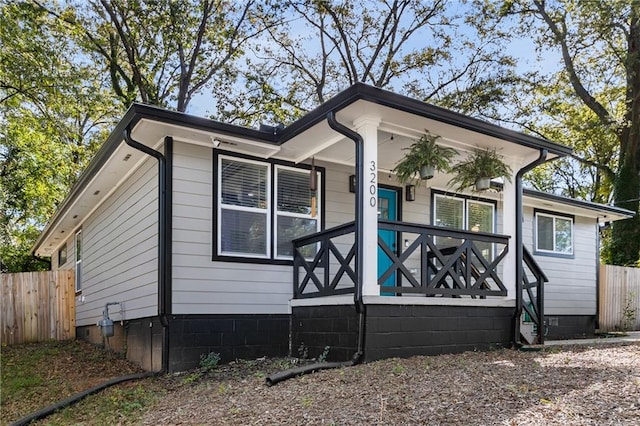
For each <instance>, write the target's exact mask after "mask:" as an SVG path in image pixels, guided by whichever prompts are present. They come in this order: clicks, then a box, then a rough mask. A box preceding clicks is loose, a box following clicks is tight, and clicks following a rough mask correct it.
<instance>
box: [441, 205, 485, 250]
mask: <svg viewBox="0 0 640 426" xmlns="http://www.w3.org/2000/svg"><path fill="white" fill-rule="evenodd" d="M433 224H434V225H435V226H445V227H448V228H456V229H461V230H465V231H472V232H488V233H493V232H495V204H494V203H491V202H487V201H480V200H473V199H470V198H466V197H459V196H447V195H443V194H434V196H433ZM436 244H438V245H441V246H445V247H446V246H455V245H458V244H460V241H459V240H458V239H455V238H446V237H439V238H438V239H437V241H436ZM475 244H476V246H477V247H478V248H479V249H480V250H482V251H483V252H484V255H485V256H487V257H491V255H492V252H493V249H492V247H493V245H492V244H491V243H486V242H480V241H477V242H476V243H475Z"/></svg>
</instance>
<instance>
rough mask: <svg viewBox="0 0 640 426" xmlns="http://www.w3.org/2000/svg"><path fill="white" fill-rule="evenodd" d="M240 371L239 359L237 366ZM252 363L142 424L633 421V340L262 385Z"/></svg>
mask: <svg viewBox="0 0 640 426" xmlns="http://www.w3.org/2000/svg"><path fill="white" fill-rule="evenodd" d="M237 368H238V370H237V371H241V370H242V368H241V366H238V367H237ZM263 371H264V368H261V366H260V364H259V363H255V365H253V367H252V368H251V369H248V370H247V371H246V372H243V373H240V374H237V372H236V374H235V375H234V374H233V369H231V370H225V369H223V370H220V371H218V372H214V373H213V374H211V375H210V376H209V377H208V378H207V379H206V380H203V381H201V382H198V383H195V384H192V385H190V386H185V387H180V388H179V389H176V390H175V391H173V392H170V393H168V394H167V395H166V397H165V398H164V399H162V400H160V401H158V403H157V404H156V405H155V406H154V408H153V409H152V410H150V411H148V412H147V414H146V415H145V416H144V418H143V419H142V422H143V423H144V424H146V425H157V424H194V423H195V424H200V423H205V424H216V425H265V424H270V425H271V424H272V425H365V424H366V425H418V424H429V425H438V424H440V425H445V424H447V425H496V424H504V425H553V424H555V425H591V424H593V425H609V424H610V425H637V424H638V423H639V422H640V345H637V344H634V345H626V346H609V347H601V346H598V347H592V348H585V347H573V348H564V349H562V350H560V349H557V348H556V349H551V350H548V351H546V352H519V351H515V350H501V351H495V352H486V353H473V352H469V353H464V354H458V355H442V356H437V357H413V358H410V359H402V360H401V359H390V360H385V361H381V362H374V363H370V364H365V365H359V366H356V367H350V368H344V369H339V370H329V371H323V372H319V373H315V374H313V375H309V376H304V377H300V378H297V379H293V380H288V381H285V382H282V383H280V384H277V385H275V386H273V387H270V388H269V387H266V386H265V385H264V377H263Z"/></svg>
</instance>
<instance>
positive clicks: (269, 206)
mask: <svg viewBox="0 0 640 426" xmlns="http://www.w3.org/2000/svg"><path fill="white" fill-rule="evenodd" d="M217 158H218V160H217V170H218V190H217V193H218V197H217V199H218V202H217V206H218V210H217V212H218V214H217V217H218V219H217V233H216V234H217V245H216V246H217V252H216V254H217V256H232V257H239V258H253V259H282V260H291V258H292V257H293V247H292V244H291V240H293V239H295V238H299V237H301V236H304V235H307V234H311V233H315V232H318V231H319V230H320V212H321V208H320V206H321V204H320V201H321V200H320V194H321V188H320V184H321V179H320V176H321V171H317V172H316V173H317V182H318V188H317V191H316V193H312V192H311V190H310V189H309V180H310V179H309V173H310V171H309V170H308V169H302V168H297V167H292V166H284V165H280V164H274V163H269V162H266V161H260V160H253V159H246V158H239V157H232V156H228V155H219V156H218V157H217ZM313 197H315V204H314V201H312V198H313ZM312 204H313V205H312Z"/></svg>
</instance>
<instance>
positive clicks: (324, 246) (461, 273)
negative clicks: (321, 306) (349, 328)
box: [293, 220, 509, 299]
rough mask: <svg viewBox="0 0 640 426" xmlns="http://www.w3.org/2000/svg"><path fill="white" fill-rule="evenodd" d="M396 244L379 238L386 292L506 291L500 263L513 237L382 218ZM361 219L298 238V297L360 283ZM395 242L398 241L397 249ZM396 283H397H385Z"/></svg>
mask: <svg viewBox="0 0 640 426" xmlns="http://www.w3.org/2000/svg"><path fill="white" fill-rule="evenodd" d="M378 229H379V230H381V231H391V232H392V235H393V238H392V239H393V241H395V242H396V243H395V244H393V246H394V247H389V245H388V244H387V243H385V241H384V239H383V238H378V247H379V252H378V256H379V257H386V266H385V267H383V268H382V269H380V268H379V278H378V284H379V285H380V289H381V294H383V295H391V296H392V295H401V294H407V295H408V294H414V295H425V296H431V297H433V296H441V297H456V298H459V297H471V298H478V297H479V298H486V297H487V296H506V295H507V290H506V288H505V286H504V284H503V282H502V278H501V275H500V271H499V269H500V263H501V261H502V260H503V259H504V257H505V255H506V254H507V252H508V249H509V244H508V243H509V237H507V236H503V235H495V234H488V233H484V232H466V231H460V230H457V229H452V228H443V227H437V226H429V225H420V224H410V223H404V222H393V221H384V220H381V221H379V223H378ZM354 234H355V223H354V222H350V223H347V224H344V225H340V226H337V227H335V228H331V229H328V230H325V231H322V232H319V233H316V234H312V235H308V236H305V237H302V238H298V239H296V240H294V241H293V245H294V260H293V293H294V298H296V299H301V298H309V297H321V296H331V295H338V294H349V293H353V292H354V289H355V285H356V284H355V283H356V276H357V275H356V274H357V271H356V270H355V253H356V246H355V238H354ZM395 246H398V247H397V249H396V247H395ZM389 282H391V283H393V285H391V286H387V285H385V284H389Z"/></svg>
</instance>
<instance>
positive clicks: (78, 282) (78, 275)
mask: <svg viewBox="0 0 640 426" xmlns="http://www.w3.org/2000/svg"><path fill="white" fill-rule="evenodd" d="M75 247H76V256H75V257H76V293H77V292H80V291H82V230H80V231H78V232H76V244H75Z"/></svg>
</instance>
